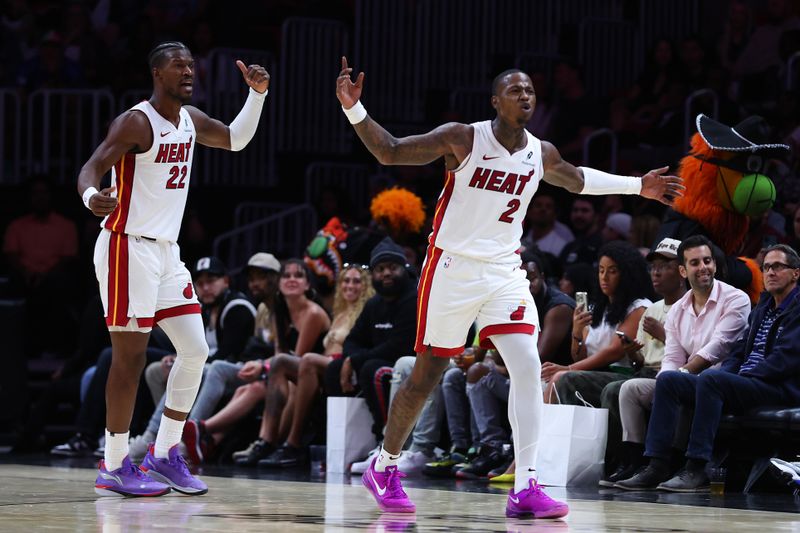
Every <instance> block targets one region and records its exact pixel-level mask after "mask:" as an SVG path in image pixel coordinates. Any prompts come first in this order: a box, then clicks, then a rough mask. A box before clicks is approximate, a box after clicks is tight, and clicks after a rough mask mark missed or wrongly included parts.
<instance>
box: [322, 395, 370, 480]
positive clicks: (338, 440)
mask: <svg viewBox="0 0 800 533" xmlns="http://www.w3.org/2000/svg"><path fill="white" fill-rule="evenodd" d="M375 444H376V442H375V435H373V434H372V415H371V414H370V412H369V408H368V407H367V402H366V400H364V398H348V397H345V396H331V397H329V398H328V438H327V453H326V457H325V469H326V471H327V472H333V473H346V472H350V464H351V463H352V462H353V461H358V460H361V459H363V458H364V457H366V456H367V454H368V453H369V451H370V450H371V449H373V448H374V447H375Z"/></svg>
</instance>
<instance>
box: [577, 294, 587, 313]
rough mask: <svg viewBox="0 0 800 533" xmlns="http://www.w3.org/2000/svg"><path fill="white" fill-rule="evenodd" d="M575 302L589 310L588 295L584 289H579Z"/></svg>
mask: <svg viewBox="0 0 800 533" xmlns="http://www.w3.org/2000/svg"><path fill="white" fill-rule="evenodd" d="M575 304H576V305H577V306H578V307H583V310H584V311H588V310H589V305H588V304H589V302H588V295H587V294H586V293H585V292H584V291H578V292H576V293H575Z"/></svg>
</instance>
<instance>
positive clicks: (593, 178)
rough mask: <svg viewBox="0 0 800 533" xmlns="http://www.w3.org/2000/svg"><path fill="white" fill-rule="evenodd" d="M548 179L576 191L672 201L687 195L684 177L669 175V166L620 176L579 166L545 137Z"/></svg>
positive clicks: (546, 175)
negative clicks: (637, 176)
mask: <svg viewBox="0 0 800 533" xmlns="http://www.w3.org/2000/svg"><path fill="white" fill-rule="evenodd" d="M542 160H543V162H544V178H543V179H544V181H546V182H547V183H550V184H551V185H556V186H558V187H563V188H564V189H567V190H568V191H570V192H572V193H576V194H640V195H641V196H643V197H645V198H650V199H651V200H657V201H659V202H661V203H662V204H666V205H672V203H673V202H674V201H675V198H677V197H679V196H683V191H684V189H685V187H684V186H683V180H682V179H681V178H679V177H677V176H670V175H665V172H666V171H667V170H669V167H662V168H657V169H653V170H651V171H649V172H648V173H647V174H645V175H644V176H642V177H641V179H640V178H634V177H628V176H616V175H614V174H608V173H606V172H602V171H600V170H595V169H593V168H588V167H575V166H573V165H572V164H570V163H568V162H566V161H564V160H563V159H561V154H560V153H559V152H558V150H557V149H556V147H555V146H553V145H552V144H550V143H549V142H545V141H542Z"/></svg>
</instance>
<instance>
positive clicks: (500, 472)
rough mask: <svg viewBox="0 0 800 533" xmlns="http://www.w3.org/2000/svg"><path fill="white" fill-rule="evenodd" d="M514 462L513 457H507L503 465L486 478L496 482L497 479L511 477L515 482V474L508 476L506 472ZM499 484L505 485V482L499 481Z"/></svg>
mask: <svg viewBox="0 0 800 533" xmlns="http://www.w3.org/2000/svg"><path fill="white" fill-rule="evenodd" d="M513 462H514V458H513V457H506V459H505V461H503V464H502V465H500V466H498V467H497V468H494V469H492V470H491V471H489V473H488V474H486V477H487V478H489V479H491V480H492V481H494V479H495V478H497V477H500V476H505V475H511V476H512V478H511V480H512V481H513V480H514V478H513V476H514V472H513V471H512V472H511V474H506V470H508V469H509V467H510V466H511V463H513ZM506 479H507V478H506ZM497 483H505V481H497Z"/></svg>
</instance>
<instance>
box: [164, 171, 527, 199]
mask: <svg viewBox="0 0 800 533" xmlns="http://www.w3.org/2000/svg"><path fill="white" fill-rule="evenodd" d="M186 170H187V168H186V165H183V166H178V165H175V166H173V167H172V168H171V169H169V179H168V180H167V189H183V188H184V187H186ZM178 175H180V177H181V180H180V181H178ZM517 203H519V202H517Z"/></svg>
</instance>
